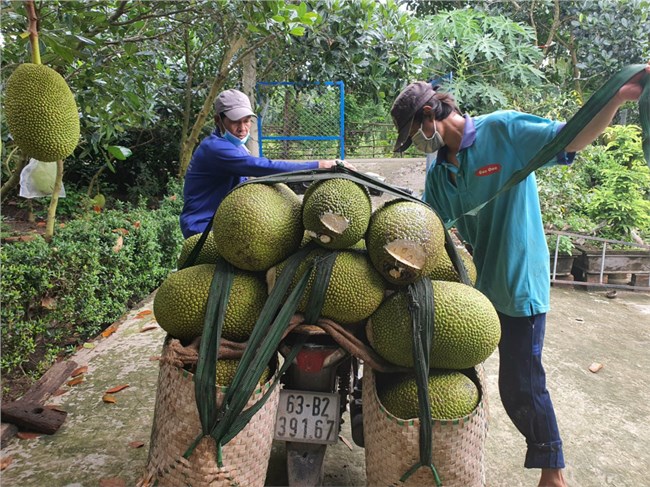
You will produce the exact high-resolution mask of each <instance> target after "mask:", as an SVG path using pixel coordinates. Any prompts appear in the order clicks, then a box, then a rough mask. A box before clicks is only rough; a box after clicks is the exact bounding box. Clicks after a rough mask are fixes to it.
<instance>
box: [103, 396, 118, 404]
mask: <svg viewBox="0 0 650 487" xmlns="http://www.w3.org/2000/svg"><path fill="white" fill-rule="evenodd" d="M102 401H104V402H105V403H108V404H115V403H116V402H117V400H116V399H115V398H114V397H113V396H111V395H110V394H104V395H103V396H102Z"/></svg>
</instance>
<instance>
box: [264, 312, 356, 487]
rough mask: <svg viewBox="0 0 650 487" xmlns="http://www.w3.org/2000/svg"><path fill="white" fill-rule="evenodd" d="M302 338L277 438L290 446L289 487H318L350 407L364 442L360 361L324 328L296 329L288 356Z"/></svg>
mask: <svg viewBox="0 0 650 487" xmlns="http://www.w3.org/2000/svg"><path fill="white" fill-rule="evenodd" d="M301 335H303V337H302V338H305V339H306V340H305V342H304V343H303V344H302V348H301V349H300V351H299V352H298V355H297V356H296V358H295V359H294V360H293V362H292V363H291V364H290V365H289V368H288V369H287V371H286V372H285V374H284V375H283V378H282V382H283V384H284V388H283V389H282V390H281V391H280V402H279V405H278V412H277V416H276V424H275V436H274V437H275V439H276V440H280V441H285V442H286V462H287V478H288V483H289V485H290V486H305V487H307V486H310V487H313V486H319V485H322V482H323V472H324V468H323V467H324V462H323V460H324V458H325V452H326V450H327V446H328V445H331V444H334V443H336V442H337V441H338V439H339V433H340V428H341V423H342V421H343V418H342V416H343V413H344V412H345V411H346V410H347V409H348V406H349V407H350V413H351V417H352V418H353V419H352V423H351V427H352V431H353V440H354V441H355V442H357V441H358V440H359V439H360V438H362V436H363V433H362V431H361V428H362V426H363V424H362V420H361V415H360V413H361V410H360V404H361V392H360V388H359V383H360V380H359V379H357V376H358V368H359V367H358V361H357V360H356V359H355V357H353V356H352V355H350V353H349V352H347V351H346V350H344V349H343V348H341V347H340V346H339V345H338V344H337V343H336V342H335V341H334V339H333V338H332V337H331V336H330V335H328V334H327V333H326V332H325V331H323V330H322V329H321V328H320V327H318V326H314V325H304V324H303V325H299V326H298V327H296V328H294V329H293V330H292V332H291V333H290V334H289V335H287V336H286V337H285V339H284V340H283V341H282V343H281V344H280V347H279V351H280V354H281V355H282V356H283V357H287V356H288V355H289V353H290V352H291V349H292V347H294V346H295V344H296V342H297V341H298V340H300V338H301ZM301 341H302V340H301ZM361 441H362V440H361ZM361 446H362V445H361Z"/></svg>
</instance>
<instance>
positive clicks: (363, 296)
mask: <svg viewBox="0 0 650 487" xmlns="http://www.w3.org/2000/svg"><path fill="white" fill-rule="evenodd" d="M331 252H332V251H330V250H326V249H316V250H313V251H311V252H310V253H309V254H308V255H307V257H306V258H305V259H304V260H303V261H302V262H301V263H300V264H299V265H298V269H297V270H296V273H295V275H294V277H293V280H292V284H291V287H290V289H293V288H294V287H295V285H296V284H297V282H298V280H299V279H300V277H302V276H303V274H304V273H305V272H307V270H308V269H310V267H309V265H310V263H311V262H312V261H313V260H314V259H315V258H317V257H323V256H326V255H329V254H330V253H331ZM285 265H286V261H283V262H281V263H280V264H279V265H277V266H276V267H274V268H272V269H269V271H268V272H267V284H268V286H269V288H270V289H272V288H273V285H274V283H275V281H276V280H277V278H278V276H279V275H281V273H282V271H283V270H284V268H285ZM313 283H314V273H312V275H311V276H310V278H309V281H308V283H307V288H306V290H305V293H304V294H303V297H302V299H301V300H300V302H299V303H298V311H299V312H303V313H304V312H305V311H306V308H307V303H308V300H309V295H310V293H311V289H312V286H313ZM270 289H269V292H270ZM385 292H386V282H385V281H384V280H383V279H382V277H381V275H380V274H379V273H378V272H377V270H376V269H375V268H374V267H373V266H372V264H371V263H370V261H369V260H368V256H367V254H366V252H364V251H362V250H340V251H336V260H335V262H334V265H333V267H332V274H331V276H330V282H329V286H328V288H327V291H326V292H325V302H324V304H323V308H322V310H321V317H323V318H329V319H331V320H333V321H335V322H337V323H340V324H342V325H351V324H355V323H359V322H361V321H364V320H365V319H367V318H368V317H369V316H370V315H371V314H372V313H373V312H374V311H375V310H376V309H377V308H378V307H379V305H380V304H381V302H382V301H383V299H384V294H385Z"/></svg>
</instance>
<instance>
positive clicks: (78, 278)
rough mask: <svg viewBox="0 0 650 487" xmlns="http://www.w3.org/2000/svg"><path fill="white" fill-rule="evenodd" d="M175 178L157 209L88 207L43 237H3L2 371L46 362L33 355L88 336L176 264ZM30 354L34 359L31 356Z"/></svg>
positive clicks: (150, 288) (35, 367)
mask: <svg viewBox="0 0 650 487" xmlns="http://www.w3.org/2000/svg"><path fill="white" fill-rule="evenodd" d="M179 189H180V187H179V186H178V184H175V187H172V188H171V190H172V191H174V193H171V196H168V197H167V198H165V199H164V200H163V201H162V202H161V204H160V207H159V208H158V209H157V210H150V209H148V208H146V207H144V206H142V205H141V206H139V207H135V208H128V207H127V208H125V210H126V211H120V210H109V211H105V212H101V213H94V212H88V213H86V214H85V215H83V217H81V218H77V219H75V220H72V221H69V222H68V223H67V224H66V225H65V227H64V228H61V229H60V230H59V231H58V232H57V233H56V234H55V235H54V237H53V239H52V241H51V242H50V243H49V244H48V243H47V242H45V240H43V239H42V238H40V237H37V238H35V239H33V240H31V241H27V242H16V243H11V244H9V243H5V244H3V246H2V252H1V253H0V259H1V263H2V273H3V275H2V280H1V281H0V291H1V293H2V297H3V303H2V309H1V310H0V319H1V320H2V354H1V355H2V357H1V367H2V372H3V374H4V373H15V372H16V371H17V370H20V369H23V370H25V371H26V372H30V371H32V372H33V371H38V369H39V368H41V367H44V366H47V365H48V364H47V363H39V360H40V359H41V358H42V357H41V356H36V357H32V355H33V354H34V353H35V352H36V351H37V349H38V348H39V347H41V349H43V347H45V345H47V349H49V350H50V351H51V352H52V353H51V354H50V355H49V356H48V355H46V356H45V360H47V359H51V358H52V354H56V353H59V352H61V351H63V350H64V349H65V347H66V346H68V345H70V344H77V343H79V342H81V341H83V340H85V339H87V338H89V337H94V336H96V335H97V333H98V332H99V331H100V330H101V329H102V328H103V327H105V326H107V325H108V324H110V323H112V322H114V321H115V320H116V319H117V318H119V317H120V316H121V315H122V314H123V313H124V312H126V311H127V310H128V309H129V307H131V306H132V305H133V304H134V303H136V302H137V301H139V300H141V299H142V298H144V297H145V296H147V295H148V294H149V293H151V292H152V291H153V290H154V289H155V288H156V287H157V286H158V285H159V284H160V283H161V282H162V280H163V279H164V278H165V276H166V275H167V274H168V273H169V272H170V270H171V269H173V268H174V267H175V265H176V259H177V257H178V254H179V252H180V248H181V245H182V241H183V238H182V235H181V233H180V229H179V227H178V215H179V214H180V209H181V206H182V198H181V197H180V196H181V193H179V192H177V191H178V190H179ZM34 362H35V363H34Z"/></svg>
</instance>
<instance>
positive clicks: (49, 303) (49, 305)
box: [41, 297, 56, 309]
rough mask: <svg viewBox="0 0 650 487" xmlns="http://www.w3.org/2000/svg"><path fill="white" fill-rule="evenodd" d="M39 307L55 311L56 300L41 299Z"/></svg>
mask: <svg viewBox="0 0 650 487" xmlns="http://www.w3.org/2000/svg"><path fill="white" fill-rule="evenodd" d="M41 306H42V307H43V308H45V309H55V308H56V299H54V298H52V297H45V298H43V299H41Z"/></svg>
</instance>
